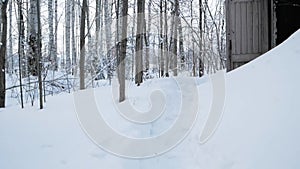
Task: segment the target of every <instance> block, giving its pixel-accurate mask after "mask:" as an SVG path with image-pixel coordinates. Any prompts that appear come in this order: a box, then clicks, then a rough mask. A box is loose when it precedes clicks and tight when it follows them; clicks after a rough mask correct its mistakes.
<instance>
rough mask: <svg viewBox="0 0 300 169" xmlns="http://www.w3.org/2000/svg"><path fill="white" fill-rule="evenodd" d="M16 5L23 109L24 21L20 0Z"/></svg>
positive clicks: (22, 104)
mask: <svg viewBox="0 0 300 169" xmlns="http://www.w3.org/2000/svg"><path fill="white" fill-rule="evenodd" d="M17 4H18V11H19V18H18V30H19V41H18V54H19V84H20V100H21V107H22V109H23V108H24V103H23V102H24V101H23V84H22V74H23V71H24V70H22V64H24V61H22V60H23V58H24V55H25V53H24V44H23V40H24V39H25V38H24V19H23V11H22V0H19V1H18V2H17Z"/></svg>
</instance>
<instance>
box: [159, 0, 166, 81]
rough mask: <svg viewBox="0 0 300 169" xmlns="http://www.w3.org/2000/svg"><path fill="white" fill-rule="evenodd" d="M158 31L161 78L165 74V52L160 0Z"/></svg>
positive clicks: (161, 0) (161, 2)
mask: <svg viewBox="0 0 300 169" xmlns="http://www.w3.org/2000/svg"><path fill="white" fill-rule="evenodd" d="M159 9H160V11H159V14H160V16H159V18H160V20H159V29H160V32H159V34H160V35H159V49H160V64H159V67H160V77H163V76H164V73H165V61H164V60H165V59H164V58H165V57H164V56H165V52H164V49H163V47H164V40H163V39H164V36H163V0H160V3H159Z"/></svg>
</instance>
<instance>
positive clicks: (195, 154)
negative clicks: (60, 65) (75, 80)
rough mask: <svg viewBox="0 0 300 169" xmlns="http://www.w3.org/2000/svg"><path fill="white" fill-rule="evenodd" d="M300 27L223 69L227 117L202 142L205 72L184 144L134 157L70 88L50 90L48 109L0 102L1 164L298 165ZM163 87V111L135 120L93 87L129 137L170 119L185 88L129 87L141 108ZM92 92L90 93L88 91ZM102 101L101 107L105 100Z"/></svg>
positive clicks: (30, 167) (108, 116)
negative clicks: (96, 138) (82, 112)
mask: <svg viewBox="0 0 300 169" xmlns="http://www.w3.org/2000/svg"><path fill="white" fill-rule="evenodd" d="M299 44H300V31H298V32H296V33H295V34H294V35H292V37H291V38H289V39H288V40H287V41H286V42H284V43H283V44H281V45H280V46H278V47H277V48H275V49H274V50H272V51H270V52H268V53H266V54H265V55H263V56H261V57H260V58H258V59H256V60H254V61H253V62H251V63H249V64H247V65H245V66H243V67H241V68H239V69H237V70H234V71H233V72H231V73H229V74H227V75H226V101H225V110H224V114H223V116H222V120H221V121H220V123H219V126H218V128H217V130H216V131H215V133H214V135H213V136H212V137H211V138H210V139H209V140H208V141H207V142H206V143H205V144H200V143H199V137H200V135H201V131H202V130H203V127H204V124H205V122H206V120H207V118H208V112H209V108H210V104H211V100H212V91H211V88H212V87H211V83H210V81H209V78H208V77H204V78H202V79H198V80H197V85H198V94H199V114H198V118H197V121H196V125H195V126H194V128H193V129H192V131H191V133H190V134H189V135H188V137H187V138H186V139H185V140H184V141H183V142H182V143H181V144H179V146H177V147H175V148H174V149H172V150H171V151H169V152H168V153H166V154H163V155H161V156H158V157H155V158H149V159H143V160H132V159H125V158H121V157H116V156H114V155H111V154H109V153H107V152H105V151H103V150H102V149H100V148H99V147H98V146H96V145H95V144H94V143H93V142H92V141H91V140H90V139H89V138H88V137H87V136H86V134H85V133H84V131H83V130H82V128H81V127H80V124H79V122H78V119H77V115H76V111H75V108H74V103H73V95H60V96H55V97H52V98H49V99H48V100H49V101H48V102H47V104H46V108H45V110H42V111H40V110H38V109H37V108H36V107H37V106H36V107H33V108H32V107H31V108H29V106H27V108H26V109H24V110H20V108H19V107H9V108H7V109H3V110H0V168H1V169H20V168H22V169H41V168H43V169H58V168H61V169H65V168H70V169H87V168H88V169H97V168H112V169H138V168H142V169H148V168H149V169H153V168H155V169H167V168H172V169H183V168H185V169H196V168H197V169H202V168H203V169H213V168H216V169H217V168H218V169H219V168H222V169H226V168H232V169H247V168H249V169H253V168H255V169H259V168H261V169H266V168H272V169H275V168H278V169H282V168H289V169H291V168H295V169H296V168H300V158H299V157H300V132H299V131H300V123H299V120H300V108H299V103H300V102H299V100H300V99H299V97H300V89H299V86H300V78H299V74H300V69H299V66H298V65H299V63H300V57H299V56H300V47H299ZM153 89H161V90H163V91H164V93H165V95H166V98H169V99H167V103H166V105H167V106H166V113H165V114H163V115H162V116H161V117H160V119H159V120H157V121H155V122H153V123H151V124H147V125H137V124H133V123H130V122H129V121H126V120H125V119H123V118H122V117H120V115H119V114H118V113H117V112H116V111H115V110H114V109H113V108H112V107H113V106H114V101H113V100H112V99H111V89H110V88H109V87H102V88H99V89H96V90H95V95H96V100H97V102H98V103H101V104H102V105H106V107H105V108H104V109H105V110H104V111H102V112H103V114H102V115H103V117H104V118H105V120H106V121H107V123H109V124H110V125H111V126H112V127H113V128H114V129H115V130H117V131H118V132H120V133H126V134H127V135H128V136H131V137H141V138H146V137H151V136H155V135H158V134H161V133H163V132H164V131H165V130H168V127H170V126H171V125H172V123H173V122H174V120H175V119H176V117H177V116H178V114H177V111H176V110H178V109H179V105H180V100H179V99H176V98H178V97H179V95H180V89H179V88H178V86H177V84H176V83H175V82H174V79H158V80H152V81H148V82H146V83H145V84H143V85H142V86H141V87H140V88H136V87H134V86H133V85H132V86H131V85H129V87H128V91H129V94H128V98H129V99H130V102H131V104H132V105H134V106H135V107H136V108H137V109H140V110H144V109H148V108H149V107H150V106H151V105H150V104H149V102H148V96H149V93H150V92H151V91H152V90H153ZM91 99H92V98H91ZM102 109H103V107H102Z"/></svg>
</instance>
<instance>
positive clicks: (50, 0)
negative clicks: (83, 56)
mask: <svg viewBox="0 0 300 169" xmlns="http://www.w3.org/2000/svg"><path fill="white" fill-rule="evenodd" d="M53 19H54V18H53V0H48V25H49V43H48V53H49V54H48V60H49V61H50V62H51V69H52V70H55V69H56V68H55V67H56V66H55V65H56V58H55V56H54V55H55V53H54V28H53V25H54V24H53Z"/></svg>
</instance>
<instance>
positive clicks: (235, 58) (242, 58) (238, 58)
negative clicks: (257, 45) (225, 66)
mask: <svg viewBox="0 0 300 169" xmlns="http://www.w3.org/2000/svg"><path fill="white" fill-rule="evenodd" d="M260 55H261V54H260V53H250V54H239V55H232V57H231V60H232V62H249V61H251V60H253V59H256V58H257V57H258V56H260Z"/></svg>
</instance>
